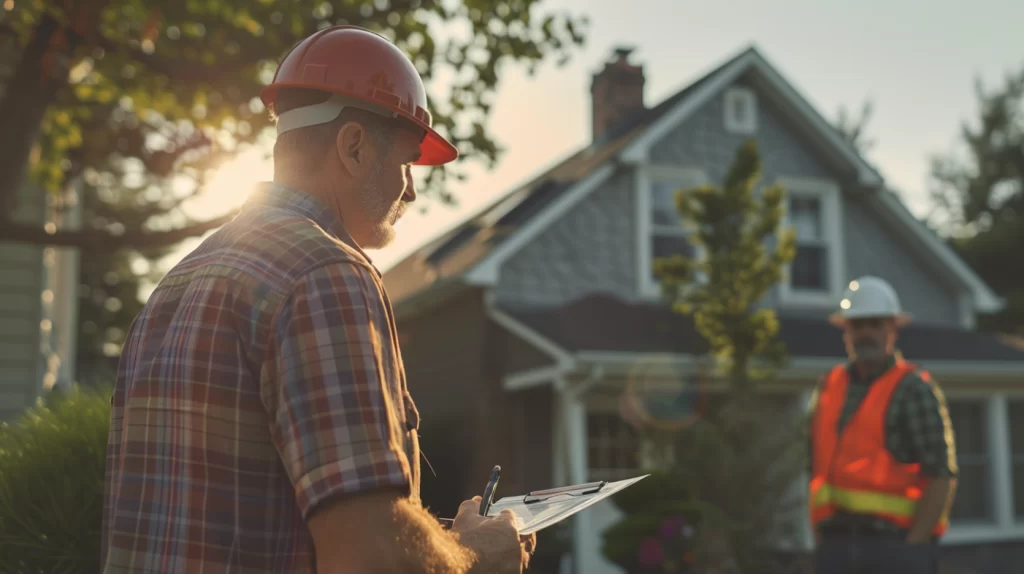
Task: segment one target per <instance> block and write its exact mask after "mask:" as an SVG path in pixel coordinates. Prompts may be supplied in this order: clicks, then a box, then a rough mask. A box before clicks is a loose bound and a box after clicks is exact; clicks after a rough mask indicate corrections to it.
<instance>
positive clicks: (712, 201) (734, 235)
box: [655, 140, 796, 391]
mask: <svg viewBox="0 0 1024 574" xmlns="http://www.w3.org/2000/svg"><path fill="white" fill-rule="evenodd" d="M760 176H761V157H760V154H759V152H758V150H757V144H756V143H755V142H754V141H752V140H751V141H747V142H746V143H744V144H743V145H742V146H741V147H740V149H739V150H738V151H737V153H736V157H735V160H734V162H733V164H732V166H731V167H730V169H729V172H728V173H727V175H726V178H725V182H724V185H723V186H722V187H721V188H718V187H713V186H709V185H705V186H701V187H698V188H695V189H690V190H684V191H682V192H680V193H678V194H677V196H676V207H677V208H678V209H679V213H680V214H681V215H682V216H683V218H684V220H685V221H689V222H692V224H693V225H694V229H695V232H694V233H693V235H692V239H691V241H692V242H693V243H694V244H695V245H696V246H697V248H698V250H701V251H702V252H703V254H704V256H703V257H701V258H699V259H687V258H685V257H683V256H681V255H675V256H673V257H670V258H665V259H660V260H658V261H656V262H655V273H656V274H657V275H658V277H659V278H660V279H661V282H662V289H663V292H664V294H665V295H666V296H667V297H668V298H669V299H670V300H671V301H672V302H673V305H674V307H675V309H676V310H677V311H679V312H680V313H684V314H688V315H692V316H693V318H694V321H695V323H696V326H697V330H698V332H699V333H700V334H701V336H702V337H704V338H705V339H706V340H707V341H708V344H709V345H710V348H711V354H712V355H713V356H714V357H715V358H716V359H718V360H719V361H720V362H721V363H722V364H726V365H728V367H727V369H728V376H729V380H730V382H731V383H733V386H734V390H737V391H745V390H746V389H747V388H748V387H749V385H748V383H749V382H750V381H753V380H755V379H758V378H762V377H763V376H764V375H766V374H767V372H761V371H758V370H756V369H754V368H753V364H752V361H754V360H757V359H763V360H766V361H768V362H769V363H770V364H773V365H778V364H779V362H780V361H781V360H782V358H783V356H784V352H785V349H784V348H783V347H782V345H781V342H779V341H778V340H777V339H776V335H777V334H778V329H779V325H778V321H777V319H776V317H775V313H774V312H773V311H772V310H771V309H756V305H757V304H758V303H759V302H760V301H761V300H762V299H763V298H764V296H765V295H766V294H767V293H768V291H769V290H770V289H771V288H772V286H774V285H775V284H776V283H778V282H779V280H780V279H782V271H783V269H784V267H785V266H786V265H787V264H788V263H789V262H790V261H791V260H792V259H793V256H794V255H795V254H796V235H795V232H794V231H793V230H792V229H789V230H785V231H779V227H780V224H781V221H782V217H783V212H784V209H785V197H786V191H785V189H783V188H782V187H781V186H779V185H772V186H769V187H766V188H763V189H761V190H759V193H755V187H756V185H757V183H758V181H759V179H760Z"/></svg>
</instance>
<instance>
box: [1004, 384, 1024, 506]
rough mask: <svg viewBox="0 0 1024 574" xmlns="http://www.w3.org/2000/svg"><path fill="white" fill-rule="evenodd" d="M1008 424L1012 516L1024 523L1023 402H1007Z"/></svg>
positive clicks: (1018, 400)
mask: <svg viewBox="0 0 1024 574" xmlns="http://www.w3.org/2000/svg"><path fill="white" fill-rule="evenodd" d="M1007 410H1008V411H1009V412H1008V413H1007V415H1008V416H1007V418H1008V419H1009V423H1010V470H1011V472H1012V476H1013V506H1014V509H1013V515H1014V516H1015V517H1017V520H1018V521H1020V522H1024V400H1021V399H1015V400H1011V401H1007Z"/></svg>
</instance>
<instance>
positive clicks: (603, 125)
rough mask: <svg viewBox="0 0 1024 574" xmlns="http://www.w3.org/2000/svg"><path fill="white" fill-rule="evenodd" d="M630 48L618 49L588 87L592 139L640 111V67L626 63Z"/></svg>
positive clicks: (641, 104) (641, 69) (631, 49)
mask: <svg viewBox="0 0 1024 574" xmlns="http://www.w3.org/2000/svg"><path fill="white" fill-rule="evenodd" d="M632 52H633V48H628V47H618V48H616V49H615V54H614V55H613V56H612V60H611V61H610V62H607V63H605V65H604V69H603V70H601V71H600V72H598V73H597V74H594V79H593V81H592V82H591V84H590V95H591V106H592V108H593V125H592V131H593V139H594V140H597V139H598V138H599V137H601V135H602V134H603V133H604V132H605V131H606V130H607V129H608V128H609V127H611V126H612V125H614V124H615V122H616V121H618V120H620V119H622V118H624V117H626V116H628V115H629V114H631V113H633V112H635V111H637V110H642V109H643V108H644V68H643V66H634V65H633V64H630V63H629V61H628V59H629V55H630V54H631V53H632Z"/></svg>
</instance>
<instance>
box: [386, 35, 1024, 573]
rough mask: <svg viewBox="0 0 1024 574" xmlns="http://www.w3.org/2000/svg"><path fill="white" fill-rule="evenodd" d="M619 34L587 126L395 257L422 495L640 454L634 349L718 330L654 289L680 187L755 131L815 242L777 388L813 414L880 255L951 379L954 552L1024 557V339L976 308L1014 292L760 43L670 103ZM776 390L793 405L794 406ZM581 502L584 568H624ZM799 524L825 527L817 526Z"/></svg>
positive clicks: (663, 372)
mask: <svg viewBox="0 0 1024 574" xmlns="http://www.w3.org/2000/svg"><path fill="white" fill-rule="evenodd" d="M628 56H629V50H619V51H617V52H616V54H615V55H614V57H613V58H612V60H611V61H610V62H608V63H607V64H606V65H605V66H604V68H603V70H601V71H600V72H599V73H597V74H596V75H595V76H594V78H593V83H592V86H591V92H592V96H593V102H592V116H593V117H592V121H593V139H592V141H591V143H590V144H589V145H587V146H586V147H585V148H583V149H581V150H579V151H577V152H575V153H573V154H572V155H571V156H569V157H567V158H565V159H563V160H562V161H559V162H557V163H556V164H554V165H553V166H551V167H550V168H549V169H547V170H546V171H545V172H544V173H543V174H541V175H540V176H538V177H536V178H535V179H533V180H532V181H529V182H527V183H526V184H524V185H522V186H521V187H519V188H517V189H515V190H512V191H511V192H510V193H508V194H506V195H504V196H503V197H501V198H500V199H499V200H497V201H496V202H494V203H493V204H491V205H489V206H487V208H485V209H484V210H482V211H481V212H479V213H478V214H476V215H475V216H473V217H471V218H469V219H468V220H467V221H465V222H464V223H462V224H461V225H459V226H457V227H456V228H455V229H453V230H452V231H451V232H449V233H446V234H445V235H444V236H442V237H440V238H439V239H437V240H436V241H433V242H431V243H430V244H429V245H426V246H424V247H423V248H422V249H420V250H418V251H416V252H415V253H413V254H412V255H410V256H409V257H407V258H406V259H404V260H402V261H401V262H399V263H398V264H396V265H395V266H394V267H392V268H391V269H390V270H389V271H388V272H387V273H386V274H385V281H386V283H387V286H388V289H389V292H390V293H391V295H392V298H393V300H394V304H395V310H396V316H397V323H398V328H399V331H400V338H401V343H402V345H403V357H404V360H405V364H406V368H407V371H408V379H409V386H410V390H411V392H412V394H413V397H414V398H415V400H416V401H417V404H418V406H419V408H420V411H421V413H422V421H423V423H422V427H421V431H420V434H421V437H422V445H423V449H424V454H425V456H426V458H427V459H428V461H429V462H430V463H431V465H430V466H432V467H433V469H434V471H435V472H436V475H437V476H436V477H434V476H432V475H431V472H430V470H429V469H428V468H427V465H424V468H425V472H424V474H425V477H424V500H425V501H426V502H428V503H430V504H432V505H433V507H434V508H435V509H436V510H437V511H438V512H440V513H442V514H448V513H452V512H454V511H455V508H454V505H455V504H456V503H457V501H459V500H462V499H465V498H468V497H470V496H473V495H475V494H478V493H479V491H481V490H482V488H483V484H484V481H485V480H486V476H487V473H488V471H489V470H490V468H491V465H493V464H496V463H498V464H501V465H502V466H503V469H504V471H505V472H504V474H503V476H502V481H501V485H500V491H501V492H500V493H499V495H501V493H506V494H508V493H516V492H525V491H527V490H530V489H537V488H544V487H546V486H549V485H552V484H555V485H563V484H572V483H582V482H586V481H588V480H594V479H606V478H616V477H623V476H630V475H633V474H636V466H637V449H638V444H637V441H636V437H635V435H634V434H633V433H632V432H631V431H630V429H629V427H628V425H626V423H624V422H623V421H622V420H621V417H620V416H619V410H618V402H619V401H618V397H620V396H621V395H622V392H623V389H624V388H625V386H626V384H627V382H628V380H629V379H630V377H632V376H634V374H635V372H636V371H637V369H638V368H643V369H644V372H645V373H646V375H645V376H648V377H652V378H657V377H663V378H664V379H665V380H667V381H671V380H673V377H674V378H676V379H678V378H679V377H685V376H688V375H687V373H692V372H693V369H694V360H695V358H697V357H699V356H701V354H702V353H703V352H704V345H703V343H702V341H701V340H700V337H699V336H697V334H696V331H695V330H694V328H693V325H692V323H690V322H689V321H688V319H687V318H686V317H684V316H681V315H678V314H673V313H671V312H670V311H669V310H668V308H667V306H666V305H665V304H664V303H662V302H660V301H659V300H658V295H657V285H656V281H655V280H654V277H653V275H652V272H651V260H652V258H653V257H655V256H663V255H666V254H669V253H673V252H680V251H682V252H684V253H692V251H691V246H690V245H689V244H688V243H687V239H686V231H685V229H684V228H683V227H681V226H680V225H679V224H678V221H677V219H676V218H675V215H674V211H672V209H673V208H672V202H671V197H672V192H673V191H674V190H676V189H678V188H681V187H689V186H693V185H694V184H698V183H700V182H720V181H721V180H722V178H723V175H724V173H725V171H726V169H727V167H728V166H729V164H730V162H731V160H732V158H733V155H734V153H735V150H736V149H737V148H738V147H739V146H740V144H741V143H742V142H743V141H744V140H746V139H747V138H754V139H756V141H757V142H758V144H759V148H760V150H761V153H762V156H763V160H764V170H763V178H762V182H764V183H774V182H781V183H783V184H784V185H785V186H786V187H787V188H788V190H789V192H790V199H789V202H790V203H789V206H788V208H789V209H788V215H787V217H788V220H789V223H791V224H793V225H794V226H795V227H796V228H797V229H798V232H799V233H798V234H799V250H798V251H799V252H798V254H797V257H796V259H795V260H794V262H793V263H792V265H791V268H790V270H789V271H790V272H789V274H788V276H789V278H788V279H786V280H785V281H784V282H783V283H781V284H779V285H777V286H776V287H775V288H774V289H773V291H772V292H771V294H770V295H769V296H768V297H767V299H766V301H765V304H766V305H770V306H772V307H773V308H774V309H776V310H777V312H778V314H779V316H780V320H781V324H782V337H783V339H784V341H785V343H786V344H787V346H788V349H789V354H790V357H791V360H790V362H789V365H788V366H787V367H786V369H785V370H784V371H783V372H781V373H780V376H779V380H778V385H777V386H776V387H775V388H774V393H775V395H774V396H775V398H776V399H778V400H777V401H775V400H773V401H766V405H769V406H766V408H776V409H789V410H790V411H791V413H792V414H791V415H787V416H797V415H798V414H799V409H800V408H802V406H801V405H805V404H806V402H805V401H806V399H807V397H808V396H809V393H810V390H811V389H812V387H813V385H814V383H815V381H816V379H817V378H818V377H819V376H820V375H822V374H823V373H825V372H826V371H827V370H828V369H829V368H830V367H831V366H832V365H834V364H836V363H837V362H841V361H844V360H845V352H844V347H843V344H842V341H841V337H840V334H839V332H838V331H837V330H835V329H834V328H832V327H830V326H829V325H828V323H827V322H826V320H825V319H826V316H827V315H828V314H829V313H830V312H832V311H833V310H835V309H836V308H837V305H838V303H839V301H840V300H841V294H842V292H843V289H844V287H845V286H846V285H847V283H848V282H849V281H850V280H851V279H852V278H854V277H857V276H859V275H863V274H873V275H878V276H881V277H884V278H886V279H887V280H888V281H889V282H891V283H892V284H893V286H894V287H895V288H896V289H897V290H898V292H899V293H900V295H901V297H902V299H903V303H904V306H905V308H906V309H907V310H908V311H909V312H911V313H913V315H914V317H915V319H916V320H915V322H914V323H913V324H912V325H911V326H909V327H908V328H907V329H906V330H905V331H904V332H903V334H902V336H901V342H900V346H901V349H902V351H903V352H904V354H905V355H906V356H907V357H908V358H909V359H911V360H913V361H915V362H918V363H919V364H921V365H922V366H924V367H926V368H928V369H929V370H930V371H931V373H932V374H933V375H934V377H935V378H936V379H937V380H938V381H940V382H941V384H942V385H943V388H944V390H945V392H946V396H947V399H948V401H949V411H950V415H951V417H952V419H953V421H954V424H955V426H956V433H957V442H958V450H959V452H958V454H959V461H960V466H961V473H962V474H961V480H960V485H959V493H958V497H957V502H956V506H955V509H954V516H953V523H952V524H953V525H952V528H951V530H950V532H949V534H948V535H947V536H946V537H945V544H946V547H947V548H946V560H947V561H948V562H949V563H951V564H960V565H968V566H970V567H971V568H972V570H967V571H974V572H985V573H987V572H1005V571H1006V564H1009V563H1010V562H1008V560H1010V559H1011V558H1012V559H1014V560H1015V561H1017V562H1020V561H1022V559H1024V544H1022V542H1024V392H1021V389H1022V387H1024V384H1022V383H1024V351H1022V350H1021V349H1020V348H1015V347H1013V346H1011V345H1008V344H1006V343H1004V342H1003V341H1001V340H1000V339H999V338H997V337H996V336H993V335H990V334H985V333H980V332H977V331H976V330H975V329H974V324H975V318H976V317H977V316H978V315H979V314H984V313H990V312H994V311H997V310H998V309H1000V308H1001V306H1002V301H1001V300H1000V299H999V297H997V296H996V294H995V293H993V291H992V290H991V289H990V288H989V287H988V286H987V285H986V284H985V282H984V281H982V280H981V279H980V278H979V277H978V276H977V275H976V274H975V273H974V272H973V271H972V270H971V269H970V268H969V267H968V266H967V265H966V264H965V263H964V262H963V261H962V260H960V259H959V258H958V257H957V256H956V255H955V254H954V253H953V252H952V251H951V250H950V249H949V248H948V247H947V246H946V245H945V244H944V243H943V242H942V241H941V240H939V239H938V238H937V237H936V236H935V235H934V234H933V233H932V232H930V231H929V230H928V229H927V228H926V227H925V226H923V225H922V224H921V223H920V222H919V221H918V220H917V219H916V218H915V217H913V216H912V214H911V213H910V212H909V211H908V210H907V209H906V208H905V207H904V205H903V204H902V203H901V201H900V200H899V198H898V197H897V195H896V194H894V193H893V192H891V191H890V190H889V189H888V188H887V186H886V182H885V179H884V178H883V176H882V175H881V174H880V173H879V172H878V170H876V169H875V168H874V167H872V166H871V165H870V164H869V163H868V162H867V161H865V159H864V158H863V157H861V156H860V155H859V154H858V153H857V151H856V150H855V149H853V148H852V147H851V146H850V145H849V144H848V143H847V142H846V141H844V140H843V138H842V137H840V135H839V134H838V133H837V132H836V130H835V129H833V127H832V126H831V125H830V124H829V122H828V121H827V120H825V119H824V118H823V117H822V116H821V114H820V113H819V112H817V111H816V110H815V109H813V108H812V106H811V105H810V104H809V103H808V102H807V101H806V100H805V99H804V98H803V97H802V96H801V95H800V94H799V93H798V92H797V91H796V90H795V89H794V88H793V86H792V85H791V84H790V83H789V82H788V81H787V80H786V79H785V78H784V77H783V76H782V75H781V74H780V72H779V71H778V69H777V68H776V67H774V66H773V65H772V64H770V63H769V61H768V60H767V59H766V58H765V56H764V55H763V54H762V53H761V52H760V51H758V50H757V49H756V48H753V47H751V48H749V49H747V50H745V51H743V52H742V53H739V54H738V55H736V56H735V57H733V58H730V59H729V60H728V61H726V62H724V63H723V64H721V65H720V66H717V67H716V68H714V69H713V70H711V71H710V72H708V73H707V74H705V75H704V76H703V77H701V78H700V79H698V80H696V81H695V82H693V83H691V84H690V85H689V86H687V87H685V88H684V89H682V90H681V91H679V92H678V93H676V94H675V95H673V96H671V97H669V98H668V99H666V100H665V101H663V102H661V103H659V104H658V105H656V106H654V107H647V106H645V105H644V97H643V86H644V74H643V70H642V67H641V66H638V65H634V64H631V63H630V62H629V58H628ZM780 412H781V411H780ZM616 512H617V511H616V510H615V509H614V508H613V507H612V506H610V505H609V504H601V505H596V506H594V507H592V508H591V509H589V510H587V511H586V513H587V514H586V515H585V517H584V518H583V519H581V520H576V521H574V526H573V528H574V532H573V546H574V551H573V562H574V564H573V565H572V569H571V570H570V569H569V568H565V569H563V571H573V572H575V573H576V574H581V573H586V574H604V573H611V572H616V571H618V570H617V569H616V568H614V567H613V566H612V565H611V564H609V563H608V562H606V561H604V560H603V558H602V557H601V554H600V545H601V539H600V533H601V531H602V530H603V529H604V528H606V526H607V525H608V524H610V523H612V522H613V521H614V520H615V519H616ZM804 523H805V524H804V528H803V536H802V537H801V538H800V539H799V540H797V541H796V543H797V544H798V545H799V546H802V547H803V548H805V549H807V548H810V543H811V540H810V536H809V528H807V525H806V521H804Z"/></svg>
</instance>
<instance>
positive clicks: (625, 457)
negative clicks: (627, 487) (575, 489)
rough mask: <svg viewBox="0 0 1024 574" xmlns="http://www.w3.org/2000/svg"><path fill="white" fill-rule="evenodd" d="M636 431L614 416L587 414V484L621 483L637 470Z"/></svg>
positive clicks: (638, 449) (638, 443) (611, 414)
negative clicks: (616, 481) (598, 482)
mask: <svg viewBox="0 0 1024 574" xmlns="http://www.w3.org/2000/svg"><path fill="white" fill-rule="evenodd" d="M639 451H640V439H639V437H638V435H637V433H636V430H634V429H633V427H632V426H630V425H629V423H627V422H626V421H624V420H622V418H621V417H620V416H619V415H618V414H615V413H593V412H592V413H588V414H587V462H588V466H589V469H588V470H589V473H588V474H589V476H588V478H587V480H609V481H611V480H623V479H626V478H629V477H631V476H633V475H634V474H635V472H636V470H637V467H638V466H639V463H638V453H639Z"/></svg>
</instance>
